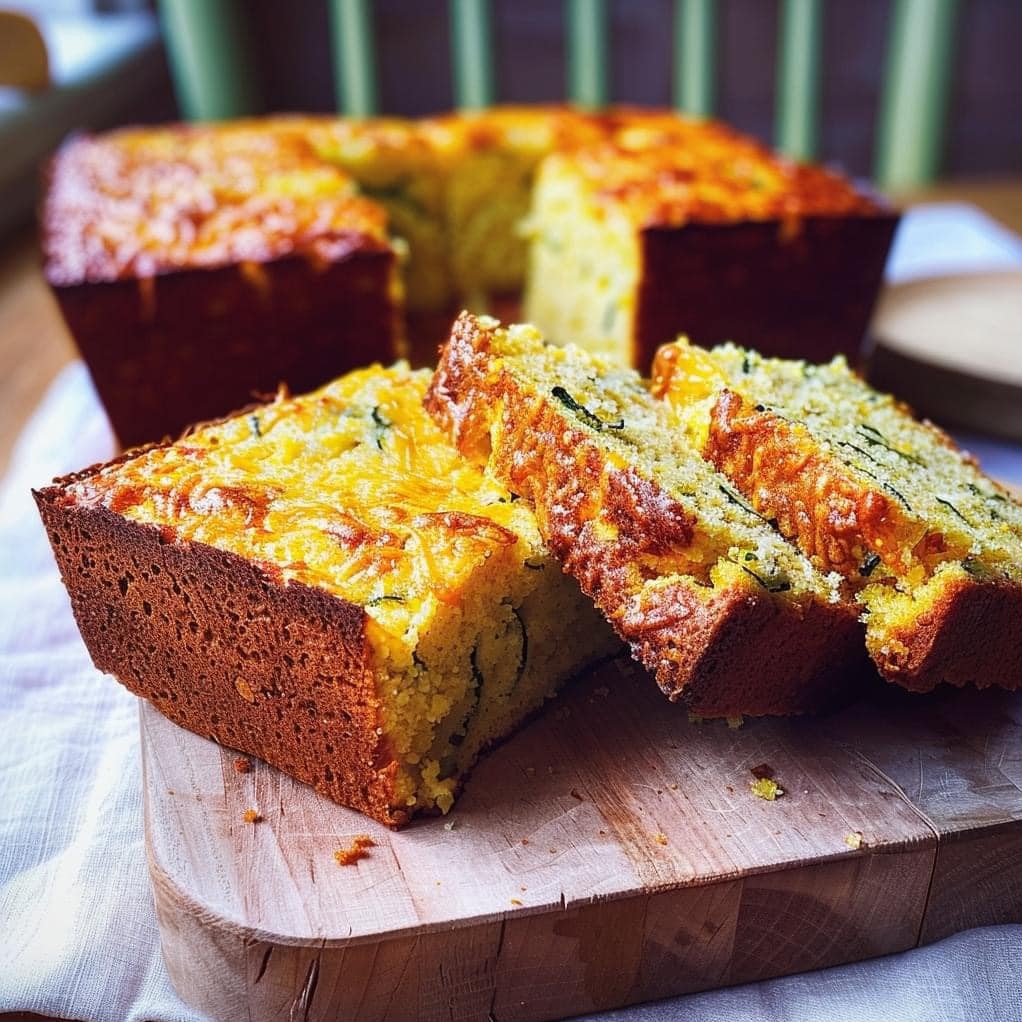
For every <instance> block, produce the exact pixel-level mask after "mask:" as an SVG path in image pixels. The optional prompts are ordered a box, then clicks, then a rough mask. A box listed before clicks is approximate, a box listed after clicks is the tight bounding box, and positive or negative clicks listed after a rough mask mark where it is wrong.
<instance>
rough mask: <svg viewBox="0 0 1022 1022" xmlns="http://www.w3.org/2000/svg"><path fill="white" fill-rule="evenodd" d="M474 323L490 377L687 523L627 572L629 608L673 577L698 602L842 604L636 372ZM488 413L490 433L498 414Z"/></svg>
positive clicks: (605, 529)
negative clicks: (740, 599) (518, 390)
mask: <svg viewBox="0 0 1022 1022" xmlns="http://www.w3.org/2000/svg"><path fill="white" fill-rule="evenodd" d="M480 324H481V326H482V327H483V328H484V329H485V330H487V331H488V332H490V333H491V336H492V338H493V341H492V348H491V350H492V351H493V352H494V354H495V355H496V356H498V361H497V363H496V365H495V371H501V370H502V371H505V372H507V373H509V374H510V375H511V376H512V377H513V378H514V379H515V380H516V381H517V382H518V383H519V384H520V386H521V387H522V388H523V390H525V391H526V392H529V393H534V394H536V395H537V396H541V397H543V398H544V399H545V400H546V401H547V403H548V404H549V406H550V407H552V408H556V409H557V410H558V411H559V415H560V418H561V419H562V420H563V422H564V426H565V428H566V429H573V430H579V429H580V430H582V431H583V432H584V433H585V434H587V436H589V437H590V438H591V439H592V441H593V442H594V443H596V444H597V445H599V447H600V448H602V450H603V452H604V456H605V458H606V462H607V464H608V466H610V468H611V469H621V470H623V469H631V470H632V471H634V472H636V473H637V474H639V475H640V476H642V477H645V478H646V479H648V480H650V481H652V482H653V483H654V484H655V485H656V487H658V488H659V489H660V490H662V491H663V492H664V493H665V494H666V495H667V496H668V497H669V498H670V499H671V500H673V501H675V502H677V504H678V505H679V506H680V508H681V509H682V510H683V512H685V513H687V514H688V515H690V516H691V518H692V520H693V521H694V526H693V537H692V540H691V542H690V543H689V544H688V545H687V546H685V547H683V548H682V547H678V546H675V547H674V548H673V549H672V550H671V551H670V552H669V553H666V554H664V555H660V556H656V557H653V556H649V557H647V558H646V559H644V560H643V561H642V562H641V563H640V562H636V563H634V564H633V565H632V566H631V569H630V570H631V588H632V590H633V592H634V593H635V594H636V595H635V601H636V603H635V605H636V606H637V607H642V606H644V605H645V604H646V603H647V602H648V601H649V600H650V599H653V598H655V595H656V591H657V590H658V589H659V588H662V587H663V586H665V585H669V584H672V583H675V582H679V581H680V582H682V583H683V584H686V585H688V586H689V587H691V588H692V589H693V590H694V591H696V592H697V593H698V594H699V595H700V596H701V597H702V598H704V599H709V598H710V597H711V596H712V595H713V591H714V589H716V588H727V587H741V588H744V589H747V590H748V591H750V592H755V593H758V594H760V595H762V594H763V593H764V592H767V593H770V594H771V595H774V596H776V597H777V598H779V599H785V600H795V601H804V600H819V601H822V602H827V603H836V602H839V601H840V600H841V599H842V594H841V587H840V582H841V580H840V578H838V577H836V576H824V575H822V574H820V573H819V572H818V571H816V569H815V568H813V566H812V565H811V564H810V563H809V561H808V560H807V559H806V558H805V557H803V556H802V554H800V553H799V552H798V550H796V549H795V548H794V547H793V546H791V545H790V544H789V543H787V542H786V541H785V540H784V539H783V538H782V537H781V536H780V535H779V534H778V533H777V532H776V531H775V530H774V529H773V528H772V527H771V526H770V525H769V524H767V523H766V522H764V521H763V520H762V519H761V518H760V517H759V516H758V515H757V514H756V513H755V512H754V511H753V510H752V509H751V508H750V507H749V505H748V504H747V503H746V501H745V500H744V499H743V498H742V497H741V496H740V495H739V494H738V493H737V492H736V491H735V489H734V487H733V486H731V484H730V483H729V482H728V481H727V480H726V479H725V478H724V477H723V476H722V475H720V474H719V473H718V472H716V471H715V470H714V469H713V468H712V467H711V466H710V465H709V464H708V463H707V462H705V461H704V460H703V459H702V458H701V457H700V456H699V454H698V453H697V452H696V451H695V450H694V449H693V448H692V447H691V445H690V444H688V442H687V441H686V440H685V438H684V437H683V436H681V435H680V433H679V432H678V430H676V429H672V428H671V422H670V413H669V409H667V408H666V407H665V405H664V404H663V403H662V402H659V401H656V400H655V399H654V398H653V397H652V396H651V395H650V393H649V391H648V390H647V388H646V387H645V385H644V384H643V381H642V379H641V378H640V377H639V375H638V373H636V372H635V371H634V370H632V369H626V368H622V367H620V366H619V365H617V364H615V363H613V362H611V361H610V360H608V359H604V358H601V357H600V356H596V355H593V354H591V353H589V352H587V351H584V350H582V349H581V348H578V347H575V346H574V345H568V346H566V347H556V346H552V345H548V344H545V343H544V342H543V339H542V335H541V334H540V333H539V331H538V330H537V329H536V328H534V327H531V326H521V325H519V326H512V327H510V328H508V329H507V330H503V329H500V328H499V325H498V324H497V323H496V321H495V320H490V319H486V318H484V319H482V320H480ZM493 415H494V417H493V420H492V421H493V424H494V425H493V429H494V430H497V431H499V430H500V428H501V425H500V418H501V417H500V412H499V409H495V410H494V413H493ZM498 445H499V442H498V443H495V444H494V446H495V447H497V446H498ZM595 520H596V522H597V523H598V531H599V535H600V536H601V538H602V539H603V540H605V541H606V542H613V541H614V539H615V537H616V535H617V527H616V526H615V524H614V523H613V522H612V521H611V520H610V518H609V517H608V516H607V515H606V514H604V512H603V511H602V510H601V509H598V510H597V513H596V516H595ZM626 612H627V611H626Z"/></svg>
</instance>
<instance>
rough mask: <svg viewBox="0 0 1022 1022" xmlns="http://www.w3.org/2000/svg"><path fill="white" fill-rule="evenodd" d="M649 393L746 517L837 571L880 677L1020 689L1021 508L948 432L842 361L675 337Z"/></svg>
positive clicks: (918, 685)
mask: <svg viewBox="0 0 1022 1022" xmlns="http://www.w3.org/2000/svg"><path fill="white" fill-rule="evenodd" d="M653 391H654V393H655V394H656V395H658V396H660V397H663V398H665V399H666V402H667V404H668V406H669V407H671V408H672V409H673V412H674V415H675V420H676V423H677V426H678V427H679V428H680V430H681V431H683V432H684V433H685V435H687V436H688V438H689V439H690V440H691V442H692V444H693V446H694V447H696V448H697V449H699V450H701V451H703V453H704V455H705V457H706V458H707V459H708V460H709V461H710V462H712V463H713V464H714V465H715V466H716V467H717V468H718V469H719V470H720V471H721V472H723V473H724V474H725V475H727V477H728V479H729V480H730V482H731V483H732V484H733V485H734V486H735V488H736V489H737V490H739V491H740V492H741V494H742V497H743V498H744V499H745V500H747V501H748V502H749V503H750V504H751V505H752V506H753V507H754V508H755V510H756V511H757V512H759V513H760V514H762V515H763V516H764V517H767V518H770V519H774V520H776V523H777V526H778V528H779V529H780V530H781V532H783V533H784V534H785V535H786V536H789V537H791V538H792V539H793V540H794V541H796V542H797V543H798V544H799V546H800V547H801V548H802V550H803V551H804V552H805V553H806V554H807V555H808V556H809V557H810V558H811V559H812V560H813V562H814V563H815V564H816V566H817V567H818V568H820V569H821V570H822V571H836V572H839V573H840V574H841V575H842V576H844V578H845V579H846V580H847V583H848V585H849V586H850V587H851V588H853V589H854V590H855V591H856V593H857V598H858V600H859V601H860V603H861V605H862V607H863V610H864V613H865V621H866V639H867V645H868V649H869V652H870V654H871V655H872V657H873V659H874V660H875V661H876V663H877V665H878V666H879V668H880V670H881V672H882V673H883V674H884V675H885V676H886V677H887V678H889V679H891V680H893V681H897V682H899V683H900V684H902V685H904V686H906V687H907V688H910V689H915V690H920V691H923V690H927V689H930V688H932V687H933V686H934V685H936V684H938V683H939V682H942V681H945V682H950V683H953V684H957V685H962V684H965V683H968V682H972V683H974V684H977V685H981V686H985V685H990V684H1000V685H1004V686H1006V687H1009V688H1015V687H1018V686H1019V685H1020V684H1022V506H1020V505H1019V504H1018V502H1017V501H1015V500H1014V499H1012V496H1011V494H1009V493H1008V492H1007V491H1006V490H1004V489H1003V488H1002V487H1001V486H999V485H998V484H997V483H995V482H993V481H992V480H991V479H988V478H987V477H986V476H985V475H983V473H982V472H981V471H980V470H979V468H978V466H977V465H976V463H975V461H973V460H972V459H971V458H970V457H969V455H967V454H965V453H964V452H962V451H960V450H959V449H958V448H957V447H956V446H955V444H954V443H953V441H952V440H951V439H950V438H949V437H948V436H947V435H946V434H945V433H943V432H941V431H940V430H939V429H937V428H936V427H934V426H933V425H931V424H929V423H921V422H917V421H916V420H915V419H914V418H913V417H912V415H911V413H910V411H909V410H908V409H907V408H906V407H905V406H904V405H902V404H900V403H899V402H897V401H896V400H895V399H894V398H892V397H890V396H888V395H886V394H881V393H879V392H877V391H875V390H873V389H872V388H871V387H869V386H868V385H867V384H866V383H865V382H863V381H862V380H861V379H860V378H859V377H858V376H856V375H855V374H854V373H852V372H851V371H850V370H849V368H848V366H847V364H846V363H845V362H844V360H843V359H836V360H835V361H833V362H831V363H830V364H829V365H821V366H817V365H811V364H808V363H805V362H798V361H788V360H782V359H768V358H763V357H761V356H759V355H757V354H756V353H755V352H751V351H747V350H744V349H742V348H738V347H736V346H734V345H730V344H728V345H723V346H720V347H718V348H715V349H713V350H712V351H709V352H707V351H704V350H703V349H700V348H697V347H695V346H693V345H690V344H688V343H687V342H686V341H680V342H677V343H674V344H671V345H668V346H666V347H665V348H663V349H662V350H661V351H660V352H659V354H658V355H657V358H656V361H655V364H654V378H653Z"/></svg>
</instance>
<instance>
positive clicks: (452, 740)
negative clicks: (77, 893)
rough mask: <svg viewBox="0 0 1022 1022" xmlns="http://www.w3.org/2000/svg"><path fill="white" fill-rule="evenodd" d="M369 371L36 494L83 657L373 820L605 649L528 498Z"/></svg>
mask: <svg viewBox="0 0 1022 1022" xmlns="http://www.w3.org/2000/svg"><path fill="white" fill-rule="evenodd" d="M428 381H429V373H428V372H425V371H420V372H411V371H409V370H408V369H407V368H405V367H403V366H400V365H399V366H396V367H394V368H392V369H380V368H378V367H376V368H371V369H367V370H363V371H359V372H356V373H352V374H351V375H349V376H346V377H343V378H341V379H339V380H336V381H334V382H333V383H331V384H329V385H328V386H326V387H324V388H323V389H321V390H319V391H315V392H313V393H311V394H308V395H306V396H303V397H298V398H294V399H291V398H288V397H286V396H283V395H282V396H279V397H278V398H277V400H276V401H274V402H272V403H271V404H268V405H264V406H258V407H254V408H252V409H250V410H249V411H247V412H245V413H244V414H240V415H237V416H235V417H234V418H230V419H226V420H224V421H221V422H217V423H213V424H210V425H207V426H204V427H202V428H200V429H197V430H196V431H195V432H193V433H191V434H190V435H189V436H187V437H185V438H184V439H182V440H181V441H179V442H178V443H175V444H169V445H161V446H156V447H152V448H149V449H146V450H143V451H139V452H136V453H133V454H129V455H126V456H125V457H123V458H121V459H120V460H117V461H114V462H111V463H110V464H109V465H103V466H97V467H95V468H92V469H89V470H87V471H85V472H82V473H79V474H77V475H74V476H69V477H68V478H66V479H64V480H60V481H58V483H57V485H55V486H52V487H49V488H47V489H44V490H42V491H41V492H39V493H37V494H36V500H37V502H38V505H39V509H40V511H41V513H42V516H43V519H44V522H45V524H46V528H47V530H48V533H49V536H50V540H51V542H52V545H53V550H54V553H55V555H56V557H57V560H58V563H59V565H60V569H61V572H62V574H63V578H64V582H65V585H66V586H67V589H68V592H69V593H70V595H71V600H72V605H73V607H74V612H75V615H76V617H77V620H78V623H79V626H80V628H81V632H82V635H83V637H84V639H85V642H86V644H87V646H88V648H89V650H90V652H91V654H92V657H93V660H94V661H95V663H96V666H97V667H99V668H100V669H101V670H104V671H108V672H110V673H112V674H114V675H116V677H117V678H118V679H119V680H120V681H121V682H123V683H124V684H125V685H126V686H127V687H128V688H130V689H131V690H132V691H133V692H135V693H137V694H138V695H140V696H143V697H145V698H146V699H149V700H150V701H151V702H152V703H153V704H154V705H155V706H156V707H157V708H158V709H160V710H161V711H162V712H163V713H165V714H166V715H167V716H168V717H170V718H171V719H172V720H174V721H176V722H177V723H179V724H181V725H183V726H184V727H187V728H189V729H191V730H193V731H197V732H199V733H201V734H204V735H207V736H210V737H213V738H215V739H217V740H218V741H221V742H223V743H224V744H226V745H229V746H232V747H234V748H237V749H241V750H242V751H244V752H246V753H251V754H253V755H256V756H259V757H261V758H263V759H266V760H267V761H269V762H271V763H273V764H275V765H276V766H278V767H280V768H281V769H283V770H285V771H287V772H288V773H290V774H292V775H294V776H296V777H298V778H299V779H301V780H303V781H305V782H307V783H309V784H311V785H313V786H314V787H315V788H316V789H317V790H319V791H320V792H322V793H323V794H324V795H326V796H328V797H329V798H332V799H334V800H336V801H338V802H341V803H343V804H344V805H348V806H352V807H354V808H356V809H359V810H361V811H362V812H365V813H367V814H369V815H370V816H373V817H374V818H376V819H378V820H381V821H383V822H386V823H390V824H400V823H403V822H404V821H406V820H407V819H408V818H409V817H410V816H411V815H412V814H413V813H415V812H419V811H427V812H428V811H436V810H442V811H446V810H447V809H449V808H450V806H451V803H452V801H453V799H454V796H455V794H456V792H457V789H458V786H459V784H460V782H461V779H462V778H463V777H464V775H465V772H466V771H467V770H468V769H470V768H471V766H472V764H473V763H474V762H475V760H476V759H477V757H478V755H479V753H480V751H481V750H482V749H483V748H485V747H486V746H487V745H489V744H491V743H493V742H494V741H496V740H498V739H500V738H502V737H504V736H505V735H507V734H508V733H509V732H510V731H511V730H512V729H513V728H515V727H516V726H517V725H518V724H520V723H521V721H522V720H523V719H524V718H525V717H526V716H527V715H528V714H530V713H531V712H533V711H535V710H536V709H537V708H538V707H539V706H540V705H541V704H542V702H543V701H544V700H545V699H546V698H547V697H548V696H550V695H552V694H553V693H554V691H555V690H556V689H557V687H558V686H559V685H560V684H561V683H562V682H563V681H565V680H566V679H567V678H568V677H569V676H571V675H572V674H573V673H575V672H576V671H578V670H579V669H580V668H581V667H583V666H584V665H586V664H588V663H591V662H593V661H595V660H597V659H600V658H602V657H605V656H607V655H609V654H610V653H612V652H613V651H615V650H616V649H617V648H618V645H619V643H618V640H617V639H616V637H615V636H614V635H613V632H612V631H611V629H610V628H608V627H607V626H606V624H605V623H604V622H603V621H602V619H600V617H599V615H597V613H596V612H595V611H594V610H593V608H592V606H591V604H590V603H589V601H588V600H587V599H585V597H584V596H583V595H582V594H581V593H580V592H579V590H578V586H577V585H576V584H575V582H574V581H573V580H572V579H569V578H566V577H565V576H564V575H563V574H562V572H561V571H560V570H559V568H558V566H557V564H556V562H555V561H553V560H552V559H551V557H550V556H549V554H548V553H547V549H546V547H545V546H544V545H543V542H542V540H541V539H540V536H539V533H538V531H537V528H536V523H535V519H534V517H533V514H532V512H531V511H530V510H529V508H528V507H527V505H526V504H525V503H524V502H522V501H514V500H513V499H512V496H511V494H510V493H509V492H508V491H507V490H506V489H505V488H504V487H502V486H501V485H499V484H497V483H496V482H494V481H493V480H491V479H489V478H488V477H486V476H484V475H483V473H482V472H480V471H479V469H477V468H476V467H474V466H472V465H470V464H468V463H467V462H466V461H465V460H464V459H463V458H461V457H460V456H459V455H458V453H457V451H456V450H455V449H454V448H453V446H451V444H450V443H449V442H447V441H446V439H445V438H444V437H443V435H442V434H441V432H440V430H439V429H438V428H437V427H436V425H435V424H434V423H433V422H432V420H431V419H430V418H429V416H428V415H427V414H426V412H425V411H424V409H423V407H422V403H423V398H424V395H425V391H426V386H427V383H428Z"/></svg>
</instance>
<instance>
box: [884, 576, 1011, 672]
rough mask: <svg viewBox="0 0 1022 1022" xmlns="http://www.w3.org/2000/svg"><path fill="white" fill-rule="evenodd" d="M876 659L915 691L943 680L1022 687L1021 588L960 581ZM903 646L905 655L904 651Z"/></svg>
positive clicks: (953, 583)
mask: <svg viewBox="0 0 1022 1022" xmlns="http://www.w3.org/2000/svg"><path fill="white" fill-rule="evenodd" d="M891 639H893V640H894V642H893V645H892V644H891V641H890V640H888V641H887V642H885V643H881V645H887V647H888V652H886V653H884V652H883V651H882V650H881V649H874V650H873V656H874V658H875V659H876V661H877V664H878V666H879V667H880V671H881V673H882V674H883V676H884V677H885V678H887V679H888V681H893V682H896V683H897V684H899V685H901V686H903V687H904V688H907V689H909V690H910V691H912V692H929V691H931V690H932V689H933V688H935V687H936V686H937V685H939V684H941V683H942V682H944V683H947V684H949V685H957V686H959V687H962V686H964V685H969V684H972V685H975V686H976V687H977V688H988V687H989V686H991V685H998V686H999V687H1001V688H1007V689H1018V688H1022V586H1017V585H1012V584H1011V583H1008V582H990V581H982V582H981V581H973V580H964V579H963V580H956V581H954V582H952V583H951V584H949V585H948V587H947V589H946V591H945V592H944V593H943V594H942V595H941V596H940V597H939V598H938V600H937V601H936V603H935V604H934V606H933V608H932V609H931V610H930V611H927V612H926V613H924V614H921V615H920V616H919V617H918V618H917V619H916V621H915V624H914V627H913V628H912V629H911V630H910V631H908V630H906V631H904V632H900V633H895V634H894V635H893V636H891ZM899 647H902V648H903V650H904V651H901V650H900V649H899Z"/></svg>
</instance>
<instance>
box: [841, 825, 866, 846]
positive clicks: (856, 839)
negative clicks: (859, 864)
mask: <svg viewBox="0 0 1022 1022" xmlns="http://www.w3.org/2000/svg"><path fill="white" fill-rule="evenodd" d="M845 844H846V845H848V847H849V848H854V849H855V850H856V851H858V850H859V849H860V848H863V847H865V844H866V842H865V841H864V840H863V837H862V831H861V830H853V831H852V832H851V833H850V834H845Z"/></svg>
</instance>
